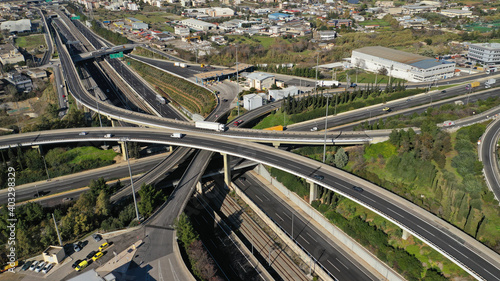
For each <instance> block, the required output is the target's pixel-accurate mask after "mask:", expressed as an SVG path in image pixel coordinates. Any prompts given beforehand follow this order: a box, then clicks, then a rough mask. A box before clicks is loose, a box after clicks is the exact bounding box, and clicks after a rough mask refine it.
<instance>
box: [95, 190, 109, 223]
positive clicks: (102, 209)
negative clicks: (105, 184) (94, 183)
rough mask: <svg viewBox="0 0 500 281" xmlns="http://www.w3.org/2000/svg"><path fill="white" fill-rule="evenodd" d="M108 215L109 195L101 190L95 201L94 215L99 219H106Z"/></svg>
mask: <svg viewBox="0 0 500 281" xmlns="http://www.w3.org/2000/svg"><path fill="white" fill-rule="evenodd" d="M109 213H110V202H109V194H107V193H106V191H105V190H101V191H100V192H99V196H97V200H96V203H95V214H96V215H97V216H100V217H106V216H108V215H109Z"/></svg>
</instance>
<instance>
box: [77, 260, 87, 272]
mask: <svg viewBox="0 0 500 281" xmlns="http://www.w3.org/2000/svg"><path fill="white" fill-rule="evenodd" d="M88 265H89V263H88V262H87V261H81V262H80V263H79V264H78V265H77V266H76V267H75V270H76V271H80V270H82V269H84V268H86V267H87V266H88Z"/></svg>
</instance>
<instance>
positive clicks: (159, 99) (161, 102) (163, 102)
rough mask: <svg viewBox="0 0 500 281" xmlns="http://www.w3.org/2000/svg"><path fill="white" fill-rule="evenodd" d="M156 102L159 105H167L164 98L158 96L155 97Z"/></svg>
mask: <svg viewBox="0 0 500 281" xmlns="http://www.w3.org/2000/svg"><path fill="white" fill-rule="evenodd" d="M156 101H157V102H159V103H160V104H165V103H167V102H166V101H165V98H164V97H162V96H160V95H156Z"/></svg>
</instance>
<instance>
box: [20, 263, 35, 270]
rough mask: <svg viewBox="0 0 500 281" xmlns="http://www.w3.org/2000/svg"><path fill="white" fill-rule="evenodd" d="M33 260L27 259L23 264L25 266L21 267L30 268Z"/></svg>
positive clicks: (22, 268) (23, 268)
mask: <svg viewBox="0 0 500 281" xmlns="http://www.w3.org/2000/svg"><path fill="white" fill-rule="evenodd" d="M32 263H33V261H27V262H25V263H24V264H23V267H21V271H26V270H27V269H28V268H30V266H31V264H32Z"/></svg>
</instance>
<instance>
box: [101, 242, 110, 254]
mask: <svg viewBox="0 0 500 281" xmlns="http://www.w3.org/2000/svg"><path fill="white" fill-rule="evenodd" d="M108 247H109V243H108V242H106V243H104V244H102V245H101V246H99V251H101V252H102V251H103V250H105V249H107V248H108Z"/></svg>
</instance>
